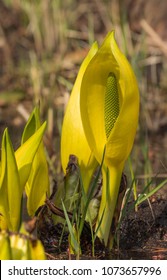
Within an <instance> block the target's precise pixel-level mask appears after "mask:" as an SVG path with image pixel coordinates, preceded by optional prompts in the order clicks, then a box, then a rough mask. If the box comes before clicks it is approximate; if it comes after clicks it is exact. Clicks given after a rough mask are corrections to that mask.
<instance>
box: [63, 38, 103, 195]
mask: <svg viewBox="0 0 167 280" xmlns="http://www.w3.org/2000/svg"><path fill="white" fill-rule="evenodd" d="M97 49H98V46H97V43H94V44H93V45H92V48H91V49H90V51H89V53H88V55H87V56H86V58H85V60H84V61H83V63H82V65H81V68H80V70H79V73H78V76H77V79H76V81H75V84H74V87H73V90H72V93H71V96H70V100H69V103H68V105H67V109H66V113H65V116H64V120H63V126H62V135H61V162H62V167H63V171H64V173H66V168H67V164H68V162H69V156H70V155H75V156H76V157H77V158H78V163H79V166H80V170H81V176H82V180H83V185H84V188H85V191H86V192H87V191H88V187H89V183H90V179H91V176H92V173H93V171H94V169H95V167H96V166H97V162H96V160H95V158H94V156H93V155H92V151H91V150H90V148H89V145H88V143H87V140H86V137H85V133H84V130H83V126H82V121H81V114H80V88H81V82H82V77H83V75H84V72H85V69H86V67H87V65H88V64H89V62H90V60H91V59H92V57H93V56H94V55H95V53H96V52H97Z"/></svg>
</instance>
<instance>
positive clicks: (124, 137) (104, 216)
mask: <svg viewBox="0 0 167 280" xmlns="http://www.w3.org/2000/svg"><path fill="white" fill-rule="evenodd" d="M80 110H81V119H82V124H83V128H84V132H85V135H86V139H87V142H88V144H89V147H90V149H91V151H92V153H93V155H94V156H95V158H96V160H97V161H98V162H99V164H100V163H101V161H102V157H103V153H104V149H105V156H104V164H103V170H102V175H103V186H102V199H101V203H100V209H99V214H98V219H97V223H96V228H98V227H99V223H101V224H100V227H99V230H98V236H99V238H100V239H101V240H103V241H104V243H105V245H106V246H107V245H108V246H109V247H111V246H112V240H110V231H111V223H112V218H113V214H114V209H115V206H116V202H117V197H118V192H119V186H120V181H121V176H122V171H123V168H124V163H125V161H126V159H127V157H128V156H129V153H130V151H131V149H132V146H133V142H134V137H135V133H136V129H137V124H138V113H139V92H138V86H137V82H136V78H135V75H134V73H133V70H132V68H131V66H130V64H129V63H128V61H127V59H126V57H125V56H124V55H123V54H122V53H121V51H120V50H119V48H118V46H117V44H116V41H115V39H114V32H110V33H109V34H108V35H107V36H106V38H105V40H104V42H103V44H102V46H101V47H100V48H99V50H98V51H97V52H96V54H95V55H94V56H93V58H92V59H91V61H90V62H89V64H88V65H87V67H86V69H85V72H84V75H83V78H82V82H81V93H80ZM81 148H82V147H81Z"/></svg>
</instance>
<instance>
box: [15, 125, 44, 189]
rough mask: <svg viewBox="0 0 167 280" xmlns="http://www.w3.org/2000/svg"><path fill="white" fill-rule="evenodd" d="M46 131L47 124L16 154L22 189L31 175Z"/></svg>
mask: <svg viewBox="0 0 167 280" xmlns="http://www.w3.org/2000/svg"><path fill="white" fill-rule="evenodd" d="M45 129H46V122H44V123H43V125H41V127H40V128H39V129H38V130H37V131H36V132H35V133H34V134H33V135H32V136H31V137H30V138H29V139H28V140H27V141H26V142H25V143H24V144H23V145H21V146H20V147H19V148H18V150H17V151H16V152H15V157H16V161H17V166H18V170H19V176H20V184H21V187H22V189H23V188H24V186H25V184H26V182H27V180H28V177H29V175H30V171H31V167H32V162H33V159H34V156H35V154H36V152H37V150H38V148H39V145H40V143H41V140H42V137H43V134H44V132H45Z"/></svg>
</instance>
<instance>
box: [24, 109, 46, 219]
mask: <svg viewBox="0 0 167 280" xmlns="http://www.w3.org/2000/svg"><path fill="white" fill-rule="evenodd" d="M39 127H40V112H39V107H35V109H34V110H33V112H32V114H31V115H30V117H29V120H28V122H27V124H26V126H25V129H24V132H23V135H22V144H23V145H24V143H25V142H26V141H28V139H29V138H30V137H31V136H32V135H33V134H34V133H35V132H36V131H37V130H38V129H39ZM25 190H26V194H27V197H28V199H27V210H28V213H29V215H30V216H33V215H34V214H35V212H36V210H37V209H38V208H39V207H40V206H41V205H43V204H44V202H45V199H46V194H48V196H49V175H48V166H47V161H46V156H45V151H44V145H43V142H42V141H41V143H40V145H39V147H38V149H37V151H36V154H35V156H34V159H33V163H32V168H31V173H30V176H29V179H28V182H27V184H26V188H25Z"/></svg>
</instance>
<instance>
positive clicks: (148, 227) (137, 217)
mask: <svg viewBox="0 0 167 280" xmlns="http://www.w3.org/2000/svg"><path fill="white" fill-rule="evenodd" d="M166 190H167V188H164V189H163V190H161V191H159V192H157V194H156V195H153V196H152V197H151V198H150V199H149V201H148V200H146V201H144V202H143V203H141V204H140V205H139V206H138V209H137V211H135V210H134V207H133V208H132V204H133V202H129V204H128V206H127V210H126V215H125V218H124V219H123V221H122V223H121V226H120V230H119V233H118V234H117V244H116V243H115V245H114V248H113V249H112V250H111V251H109V250H108V249H106V248H105V247H104V245H103V244H102V243H101V242H100V240H99V239H96V242H95V256H92V241H91V234H90V231H89V226H88V225H87V224H86V225H85V227H84V230H83V233H82V236H81V239H80V240H81V251H82V254H80V256H79V259H100V260H107V259H123V260H128V259H140V260H141V259H143V260H144V259H147V260H151V259H154V260H166V259H167V200H166V192H165V191H166ZM44 216H45V218H44ZM44 216H43V218H42V220H41V222H42V224H40V225H38V228H39V231H40V233H39V237H40V239H41V241H42V242H43V244H44V247H45V250H46V254H47V257H48V259H62V260H67V259H76V256H75V255H73V254H70V252H69V247H68V234H64V235H63V238H62V243H61V246H59V245H58V244H59V238H60V236H61V233H62V227H61V226H60V225H58V226H54V225H53V223H52V222H51V220H50V217H49V215H46V212H45V215H44ZM46 217H47V219H46ZM41 233H42V234H41Z"/></svg>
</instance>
